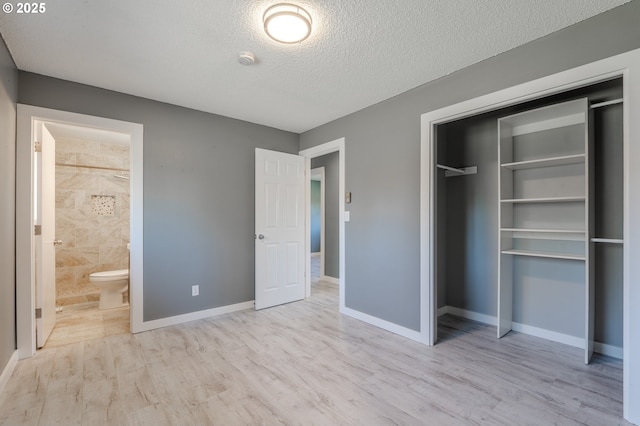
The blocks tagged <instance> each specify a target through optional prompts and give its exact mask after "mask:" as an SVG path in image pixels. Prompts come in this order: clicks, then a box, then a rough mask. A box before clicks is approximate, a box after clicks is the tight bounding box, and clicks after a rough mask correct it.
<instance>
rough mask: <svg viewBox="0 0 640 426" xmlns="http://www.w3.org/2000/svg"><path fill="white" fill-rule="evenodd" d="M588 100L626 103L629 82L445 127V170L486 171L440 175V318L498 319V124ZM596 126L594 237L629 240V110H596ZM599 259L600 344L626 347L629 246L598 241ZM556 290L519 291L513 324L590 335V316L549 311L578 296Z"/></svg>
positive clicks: (441, 138) (439, 155)
mask: <svg viewBox="0 0 640 426" xmlns="http://www.w3.org/2000/svg"><path fill="white" fill-rule="evenodd" d="M581 97H587V98H589V102H590V103H592V104H593V103H597V102H601V101H605V100H610V99H617V98H621V97H622V81H621V79H616V80H612V81H608V82H604V83H600V84H597V85H592V86H589V87H585V88H582V89H578V90H573V91H570V92H566V93H561V94H557V95H553V96H549V97H546V98H544V99H539V100H535V101H531V102H527V103H526V104H522V105H517V106H512V107H509V108H503V109H501V110H497V111H492V112H490V113H486V114H482V115H480V116H476V117H470V118H466V119H463V120H458V121H455V122H451V123H447V124H443V125H440V126H438V127H437V129H436V131H437V144H436V153H435V154H436V155H435V158H436V159H437V163H438V164H443V165H447V166H450V167H456V168H462V167H467V166H477V167H478V172H477V174H470V175H461V176H450V177H445V171H444V170H438V172H437V180H436V206H435V211H436V230H435V231H436V242H435V247H436V262H435V264H436V281H437V300H438V308H439V311H440V313H442V312H446V311H445V310H444V309H447V310H448V312H453V313H460V314H461V315H463V316H467V317H472V318H475V319H483V318H484V319H487V320H489V319H492V318H494V319H495V317H496V315H497V292H498V271H497V265H498V251H499V250H498V235H499V234H498V189H499V185H498V180H499V176H498V171H499V167H498V129H497V120H498V119H499V118H500V117H505V116H508V115H511V114H515V113H518V112H522V111H526V110H530V109H534V108H538V107H541V106H545V105H551V104H555V103H560V102H564V101H567V100H571V99H577V98H581ZM591 120H592V121H593V123H592V124H593V130H594V131H593V133H592V134H593V137H594V144H593V147H594V149H593V150H594V152H593V153H592V154H591V155H593V156H594V157H595V162H594V169H595V170H593V173H595V200H594V203H595V216H596V223H595V234H596V235H594V236H597V237H601V238H619V239H621V238H622V223H623V222H622V219H623V205H622V199H623V198H622V197H623V188H622V183H623V169H622V167H623V157H622V155H623V153H622V105H621V104H617V105H609V106H606V107H601V108H596V109H593V110H592V115H591ZM592 260H594V261H595V264H596V266H595V269H596V271H595V277H596V278H595V291H596V305H595V341H596V342H599V343H602V344H604V345H609V346H612V347H615V348H621V347H622V330H623V326H622V306H623V297H622V245H620V244H608V243H596V244H595V253H594V254H593V256H592ZM534 263H535V262H534ZM542 263H545V262H544V260H543V261H542ZM531 272H532V274H535V275H537V276H538V278H539V279H540V280H543V281H544V280H546V281H552V280H553V277H552V274H549V275H548V276H544V274H545V271H544V268H541V269H539V270H536V271H531ZM564 279H569V280H571V279H572V278H571V277H564ZM580 279H582V278H580ZM576 281H578V278H576ZM553 288H554V287H553V283H552V282H549V283H548V285H545V286H540V287H538V288H536V287H534V288H514V295H513V298H514V300H513V309H514V312H513V321H514V322H518V323H521V324H524V325H529V326H533V327H537V328H543V329H546V330H549V331H553V332H556V333H561V334H568V335H573V336H576V337H580V338H582V337H584V336H583V334H584V333H583V332H582V333H581V330H583V328H584V327H583V324H584V321H583V319H584V311H583V310H582V311H581V312H577V311H576V312H573V311H572V309H571V308H569V309H566V308H563V309H559V310H558V309H549V306H550V305H555V307H557V306H563V305H562V303H563V302H562V298H563V297H568V298H571V297H572V296H571V294H566V295H564V296H563V295H562V294H549V291H550V290H549V289H551V291H553ZM507 337H508V336H507ZM597 348H598V347H597ZM597 348H596V349H597ZM620 352H621V351H620Z"/></svg>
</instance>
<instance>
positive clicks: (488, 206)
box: [437, 117, 498, 316]
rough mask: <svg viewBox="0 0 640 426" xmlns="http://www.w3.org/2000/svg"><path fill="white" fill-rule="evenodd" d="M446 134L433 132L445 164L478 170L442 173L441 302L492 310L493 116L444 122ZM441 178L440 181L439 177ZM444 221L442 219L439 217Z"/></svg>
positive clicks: (495, 193) (494, 249)
mask: <svg viewBox="0 0 640 426" xmlns="http://www.w3.org/2000/svg"><path fill="white" fill-rule="evenodd" d="M446 127H449V129H448V130H447V136H446V137H445V138H442V139H441V138H440V134H438V142H439V143H438V152H440V151H444V152H445V154H446V155H444V161H445V163H444V164H445V165H449V166H451V167H467V166H477V167H478V173H477V174H475V175H468V176H452V177H445V174H444V172H443V171H441V172H439V174H438V181H439V182H438V183H439V185H443V184H444V191H445V194H444V202H445V205H446V207H445V210H444V211H441V210H440V206H438V209H439V212H440V215H439V216H438V218H437V220H438V229H442V228H444V229H445V234H444V236H442V238H440V236H439V239H438V245H439V247H441V250H442V245H444V251H440V252H439V253H444V257H445V260H444V268H445V275H446V297H445V301H446V304H447V305H449V306H454V307H458V308H462V309H467V310H470V311H474V312H479V313H483V314H486V315H494V316H495V315H496V309H497V286H498V284H497V283H498V271H497V268H496V266H497V251H498V234H497V229H498V142H497V126H496V119H495V118H494V117H491V118H488V119H478V120H464V121H463V122H461V123H455V124H451V125H448V126H446ZM442 181H444V183H443V184H442V183H441V182H442ZM441 220H444V223H441V222H440V221H441Z"/></svg>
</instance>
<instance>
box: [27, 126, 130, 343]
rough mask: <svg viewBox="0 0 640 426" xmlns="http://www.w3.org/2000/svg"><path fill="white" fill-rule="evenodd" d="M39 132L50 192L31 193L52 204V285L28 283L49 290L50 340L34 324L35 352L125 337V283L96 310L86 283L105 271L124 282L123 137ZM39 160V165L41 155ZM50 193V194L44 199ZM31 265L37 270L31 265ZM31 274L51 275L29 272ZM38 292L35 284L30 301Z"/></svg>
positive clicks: (126, 163)
mask: <svg viewBox="0 0 640 426" xmlns="http://www.w3.org/2000/svg"><path fill="white" fill-rule="evenodd" d="M42 126H43V127H44V129H46V131H47V132H48V133H49V134H50V136H51V138H52V142H54V143H52V147H55V149H54V150H53V151H55V152H53V153H52V154H53V155H54V156H55V158H54V160H53V161H54V168H53V171H52V172H51V176H42V180H43V181H50V183H51V184H52V185H42V186H41V187H38V186H37V185H36V190H39V191H42V192H43V194H42V196H41V197H40V198H41V199H47V198H49V199H52V200H54V204H55V208H54V209H53V210H54V211H53V212H52V213H51V214H50V216H51V218H50V220H51V219H53V217H55V220H54V221H53V222H54V223H53V226H54V227H55V228H54V229H55V230H54V234H55V238H54V243H53V245H54V250H55V272H54V273H53V276H54V277H55V279H53V280H50V281H51V282H48V281H47V280H38V279H37V278H36V281H43V285H53V286H54V288H55V290H53V291H54V292H55V312H56V315H55V327H54V328H53V329H52V331H51V333H50V335H47V334H48V333H47V331H48V330H46V329H45V330H43V331H41V329H42V328H44V327H39V326H38V324H36V340H37V342H38V343H37V346H38V348H41V347H45V348H49V347H54V346H61V345H65V344H69V343H76V342H80V341H84V340H90V339H95V338H100V337H106V336H110V335H113V334H120V333H128V332H129V330H130V321H129V303H128V299H129V297H128V296H129V295H128V293H129V292H128V286H127V285H126V281H127V280H126V279H125V280H120V282H121V283H124V284H123V285H121V286H120V288H119V289H118V294H117V295H116V297H115V298H114V301H113V303H111V305H110V306H102V305H101V306H100V307H99V300H101V299H104V296H103V297H102V298H101V291H102V289H101V288H100V287H98V286H97V283H93V282H92V281H93V280H94V278H93V276H95V275H96V273H101V274H104V273H105V271H120V273H121V274H125V276H127V277H128V269H129V250H128V245H129V241H130V185H129V183H130V145H131V140H130V139H131V138H130V135H127V134H123V133H118V132H112V131H107V130H101V129H94V128H89V127H83V126H77V125H69V124H62V123H47V122H45V123H42ZM42 143H43V144H44V143H45V141H43V142H42ZM50 155H51V154H50ZM40 156H41V158H42V159H44V157H45V150H44V149H43V150H41V153H40ZM36 158H38V154H37V153H36ZM43 162H44V161H43ZM48 188H49V189H48ZM51 190H53V193H52V194H51V193H50V194H45V192H51ZM37 192H38V191H36V197H37V196H38V194H37ZM42 220H43V221H44V220H45V218H44V217H43V218H42ZM36 263H37V265H40V262H39V261H38V258H36ZM39 270H42V272H43V275H45V274H51V272H50V271H48V270H45V269H44V268H42V269H41V268H40V267H37V268H36V271H39ZM36 277H38V273H36ZM43 278H44V277H43ZM39 290H40V285H39V284H37V285H36V298H37V299H38V291H39ZM43 290H44V293H45V294H47V293H49V292H51V289H46V288H45V289H43ZM101 303H102V304H104V303H103V302H101Z"/></svg>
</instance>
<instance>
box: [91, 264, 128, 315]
mask: <svg viewBox="0 0 640 426" xmlns="http://www.w3.org/2000/svg"><path fill="white" fill-rule="evenodd" d="M89 281H91V284H93V285H95V286H97V287H100V304H99V305H98V307H99V308H100V309H112V308H119V307H121V306H124V305H125V304H124V303H123V302H122V294H123V293H124V292H125V291H127V287H128V286H129V270H128V269H118V270H116V271H102V272H94V273H93V274H90V275H89Z"/></svg>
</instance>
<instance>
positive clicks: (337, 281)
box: [320, 275, 340, 285]
mask: <svg viewBox="0 0 640 426" xmlns="http://www.w3.org/2000/svg"><path fill="white" fill-rule="evenodd" d="M320 280H321V281H326V282H328V283H331V284H335V285H339V284H340V278H336V277H330V276H329V275H323V276H322V278H320Z"/></svg>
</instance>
